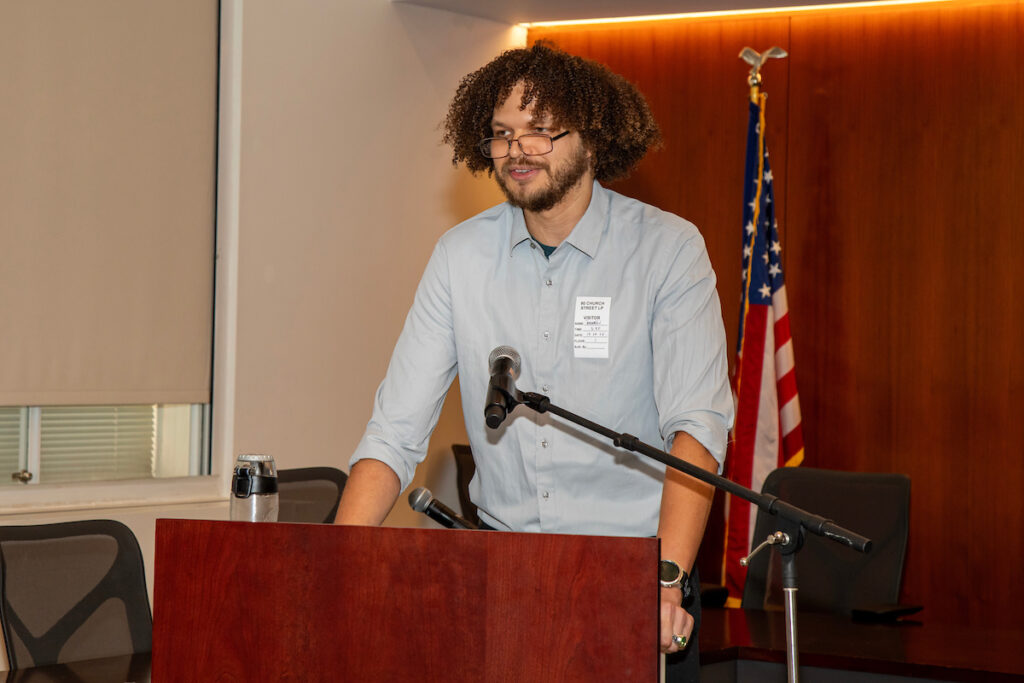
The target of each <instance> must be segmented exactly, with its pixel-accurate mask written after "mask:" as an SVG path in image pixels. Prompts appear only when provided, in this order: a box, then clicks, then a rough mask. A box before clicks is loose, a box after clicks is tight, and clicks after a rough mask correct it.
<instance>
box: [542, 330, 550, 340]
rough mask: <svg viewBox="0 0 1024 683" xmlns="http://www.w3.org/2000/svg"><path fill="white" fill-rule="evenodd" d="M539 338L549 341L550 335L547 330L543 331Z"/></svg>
mask: <svg viewBox="0 0 1024 683" xmlns="http://www.w3.org/2000/svg"><path fill="white" fill-rule="evenodd" d="M541 336H542V337H544V338H545V339H551V333H550V332H548V331H547V330H544V334H542V335H541Z"/></svg>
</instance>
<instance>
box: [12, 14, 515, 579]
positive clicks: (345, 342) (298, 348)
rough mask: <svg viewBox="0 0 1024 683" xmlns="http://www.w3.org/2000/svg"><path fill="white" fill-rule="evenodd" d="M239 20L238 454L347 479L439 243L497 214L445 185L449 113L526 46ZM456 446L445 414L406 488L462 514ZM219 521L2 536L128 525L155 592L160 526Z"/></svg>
mask: <svg viewBox="0 0 1024 683" xmlns="http://www.w3.org/2000/svg"><path fill="white" fill-rule="evenodd" d="M243 7H244V9H243V11H242V60H241V73H242V81H241V106H240V109H241V142H240V153H241V159H240V183H239V208H238V215H239V231H238V232H239V234H238V289H237V297H238V312H237V343H236V351H235V356H234V358H235V361H236V363H237V365H236V383H235V389H236V395H235V421H234V433H233V442H234V451H235V452H236V453H239V452H245V451H259V452H266V453H271V454H273V455H274V456H275V457H276V459H277V462H278V465H279V467H300V466H311V465H334V466H339V467H342V468H343V469H346V470H347V469H348V456H349V454H350V453H351V451H352V449H353V448H354V447H355V445H356V443H357V442H358V440H359V437H360V435H361V433H362V430H363V428H364V426H365V424H366V421H367V419H368V418H369V415H370V407H371V401H372V398H373V393H374V391H375V389H376V386H377V384H378V383H379V382H380V379H381V378H382V376H383V373H384V370H385V368H386V366H387V362H388V358H389V356H390V352H391V349H392V347H393V345H394V342H395V340H396V338H397V336H398V333H399V331H400V329H401V325H402V322H403V320H404V318H405V313H406V311H407V309H408V306H409V304H410V303H411V301H412V295H413V292H414V290H415V286H416V283H417V281H418V279H419V276H420V274H421V273H422V271H423V267H424V266H425V265H426V261H427V258H428V257H429V255H430V250H431V248H432V246H433V244H434V242H435V241H436V239H437V238H438V237H439V236H440V235H441V233H442V232H444V231H445V230H446V229H447V228H449V227H451V226H452V225H454V224H455V223H457V222H459V221H461V220H463V219H465V218H468V217H469V216H471V215H473V214H474V213H476V212H478V211H480V210H483V209H484V208H486V207H487V206H490V205H492V204H494V203H495V202H497V201H499V200H500V196H499V194H498V193H497V191H496V190H495V188H494V187H493V186H492V185H493V183H492V181H490V179H488V178H472V177H471V176H469V175H468V174H466V173H465V172H464V171H462V170H458V171H456V170H453V169H452V167H451V164H450V161H449V156H448V152H447V149H446V148H444V147H442V146H441V144H440V132H439V130H438V124H439V123H440V121H441V119H442V118H443V116H444V112H445V108H446V106H447V101H448V99H449V97H450V96H451V94H452V93H453V92H454V89H455V86H456V85H457V84H458V81H459V79H460V78H461V77H462V76H463V75H465V73H467V72H469V71H471V70H472V69H474V68H476V67H477V66H479V65H481V64H482V63H484V62H485V61H487V60H488V59H490V58H491V57H493V56H494V55H496V54H497V53H498V52H500V51H501V50H503V49H506V48H507V47H511V46H513V45H517V44H522V43H523V42H524V40H525V34H524V33H523V32H521V31H519V30H517V29H513V28H512V27H509V26H507V25H504V24H497V23H493V22H489V21H484V20H480V19H473V18H469V17H464V16H461V15H456V14H451V13H448V12H442V11H438V10H432V9H426V8H420V7H413V6H408V5H399V4H392V3H391V2H390V0H359V1H358V2H337V3H335V2H314V1H312V0H305V1H304V0H296V1H293V2H288V3H281V2H276V1H270V0H247V1H246V2H245V3H244V5H243ZM220 257H221V259H224V258H225V254H221V255H220ZM464 439H465V432H464V429H463V427H462V425H461V410H460V409H459V406H458V404H457V401H453V400H451V399H449V401H448V404H447V406H446V409H445V413H444V415H443V416H442V421H441V425H440V426H439V428H438V431H437V432H436V433H435V438H434V440H433V442H432V444H431V449H430V450H431V455H430V458H429V459H428V461H427V463H426V464H425V465H424V466H423V467H421V468H420V472H419V474H418V476H417V480H416V481H415V482H414V483H413V486H414V487H415V486H422V485H425V486H428V487H430V488H431V490H432V491H434V493H435V494H436V495H437V496H438V497H439V498H441V499H442V500H445V501H448V502H449V503H451V504H453V505H454V504H455V503H456V502H457V499H456V496H455V487H454V466H453V463H452V458H451V455H450V453H449V452H448V451H447V446H448V445H449V444H450V443H452V442H454V441H458V440H464ZM225 495H226V492H225ZM226 507H227V506H226V502H225V503H204V504H201V505H193V506H163V507H153V508H145V507H143V508H138V507H136V508H120V509H97V508H94V509H89V510H85V511H70V512H69V511H62V512H60V513H51V514H44V513H34V514H31V515H17V516H7V517H4V518H3V523H5V524H20V523H40V522H49V521H64V520H69V519H81V518H97V517H110V518H114V519H120V520H122V521H124V522H126V523H127V524H128V525H129V526H131V527H132V528H133V530H134V531H135V533H136V535H137V536H138V537H139V541H140V545H141V546H142V548H143V554H144V556H145V561H146V565H147V566H146V569H147V578H148V580H149V585H150V590H152V564H153V559H152V558H153V528H154V520H155V519H156V518H157V517H161V516H162V517H208V518H224V517H226ZM421 523H425V524H426V525H431V524H432V522H430V521H429V520H427V519H426V518H425V517H423V516H422V515H419V514H418V513H414V512H412V511H411V510H410V509H409V507H408V505H407V504H406V503H405V501H404V500H400V501H399V504H398V505H397V506H396V509H395V511H394V512H393V513H392V515H391V516H390V517H389V519H388V524H391V525H403V526H412V525H419V524H421Z"/></svg>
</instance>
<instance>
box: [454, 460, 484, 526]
mask: <svg viewBox="0 0 1024 683" xmlns="http://www.w3.org/2000/svg"><path fill="white" fill-rule="evenodd" d="M452 453H454V454H455V482H456V485H457V486H458V490H459V509H460V511H461V512H462V516H463V517H465V518H466V519H467V520H469V521H470V522H472V523H473V524H475V525H477V526H480V515H478V514H477V511H476V505H474V504H473V501H472V500H471V499H470V497H469V482H471V481H473V475H474V474H476V461H475V460H473V450H472V449H471V448H470V447H469V446H468V445H466V444H461V443H457V444H455V445H453V446H452Z"/></svg>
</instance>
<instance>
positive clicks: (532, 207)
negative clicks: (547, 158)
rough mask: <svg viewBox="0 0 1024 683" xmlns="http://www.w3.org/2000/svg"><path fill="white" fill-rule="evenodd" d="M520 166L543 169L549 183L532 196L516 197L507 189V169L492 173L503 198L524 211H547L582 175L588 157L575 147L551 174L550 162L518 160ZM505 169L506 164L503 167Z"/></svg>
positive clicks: (561, 198)
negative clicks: (563, 165) (560, 166)
mask: <svg viewBox="0 0 1024 683" xmlns="http://www.w3.org/2000/svg"><path fill="white" fill-rule="evenodd" d="M519 165H520V166H524V165H525V166H530V167H531V168H540V169H544V170H545V171H547V172H548V174H549V175H550V176H551V182H550V183H549V185H548V186H547V187H546V188H544V189H542V190H541V191H540V192H537V193H535V194H533V195H532V196H526V197H521V198H520V197H516V196H515V195H513V194H512V192H511V191H510V190H509V185H508V183H507V182H506V180H505V174H506V173H510V172H509V171H507V170H502V171H501V172H498V173H495V174H494V179H495V180H497V181H498V187H500V188H501V191H502V192H504V193H505V198H506V199H508V203H509V204H511V205H512V206H516V207H519V208H520V209H523V210H525V211H533V212H540V211H547V210H548V209H553V208H554V207H555V205H557V204H558V203H559V202H560V201H562V200H563V199H565V195H567V194H569V190H571V189H572V188H573V187H574V186H575V185H576V183H578V182H579V181H580V179H581V178H582V177H583V175H584V174H585V173H586V172H587V170H588V169H589V168H590V159H589V158H588V157H587V153H586V150H584V148H583V147H582V146H581V147H579V148H577V150H576V152H575V153H574V154H573V156H572V157H571V158H570V159H569V161H568V165H566V166H565V167H563V168H561V169H560V170H558V171H557V172H555V173H554V175H551V166H550V164H543V165H540V164H538V165H534V164H532V163H530V162H529V161H526V162H520V163H519ZM505 168H506V169H507V168H508V166H506V167H505Z"/></svg>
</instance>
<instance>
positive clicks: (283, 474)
mask: <svg viewBox="0 0 1024 683" xmlns="http://www.w3.org/2000/svg"><path fill="white" fill-rule="evenodd" d="M346 481H348V475H347V474H345V473H344V472H342V471H341V470H339V469H337V468H335V467H298V468H295V469H289V470H279V471H278V473H277V497H278V503H279V505H280V509H279V511H278V513H277V521H279V522H308V523H313V524H333V523H334V517H335V516H336V515H337V514H338V503H339V502H340V501H341V492H342V491H343V490H344V489H345V482H346Z"/></svg>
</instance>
